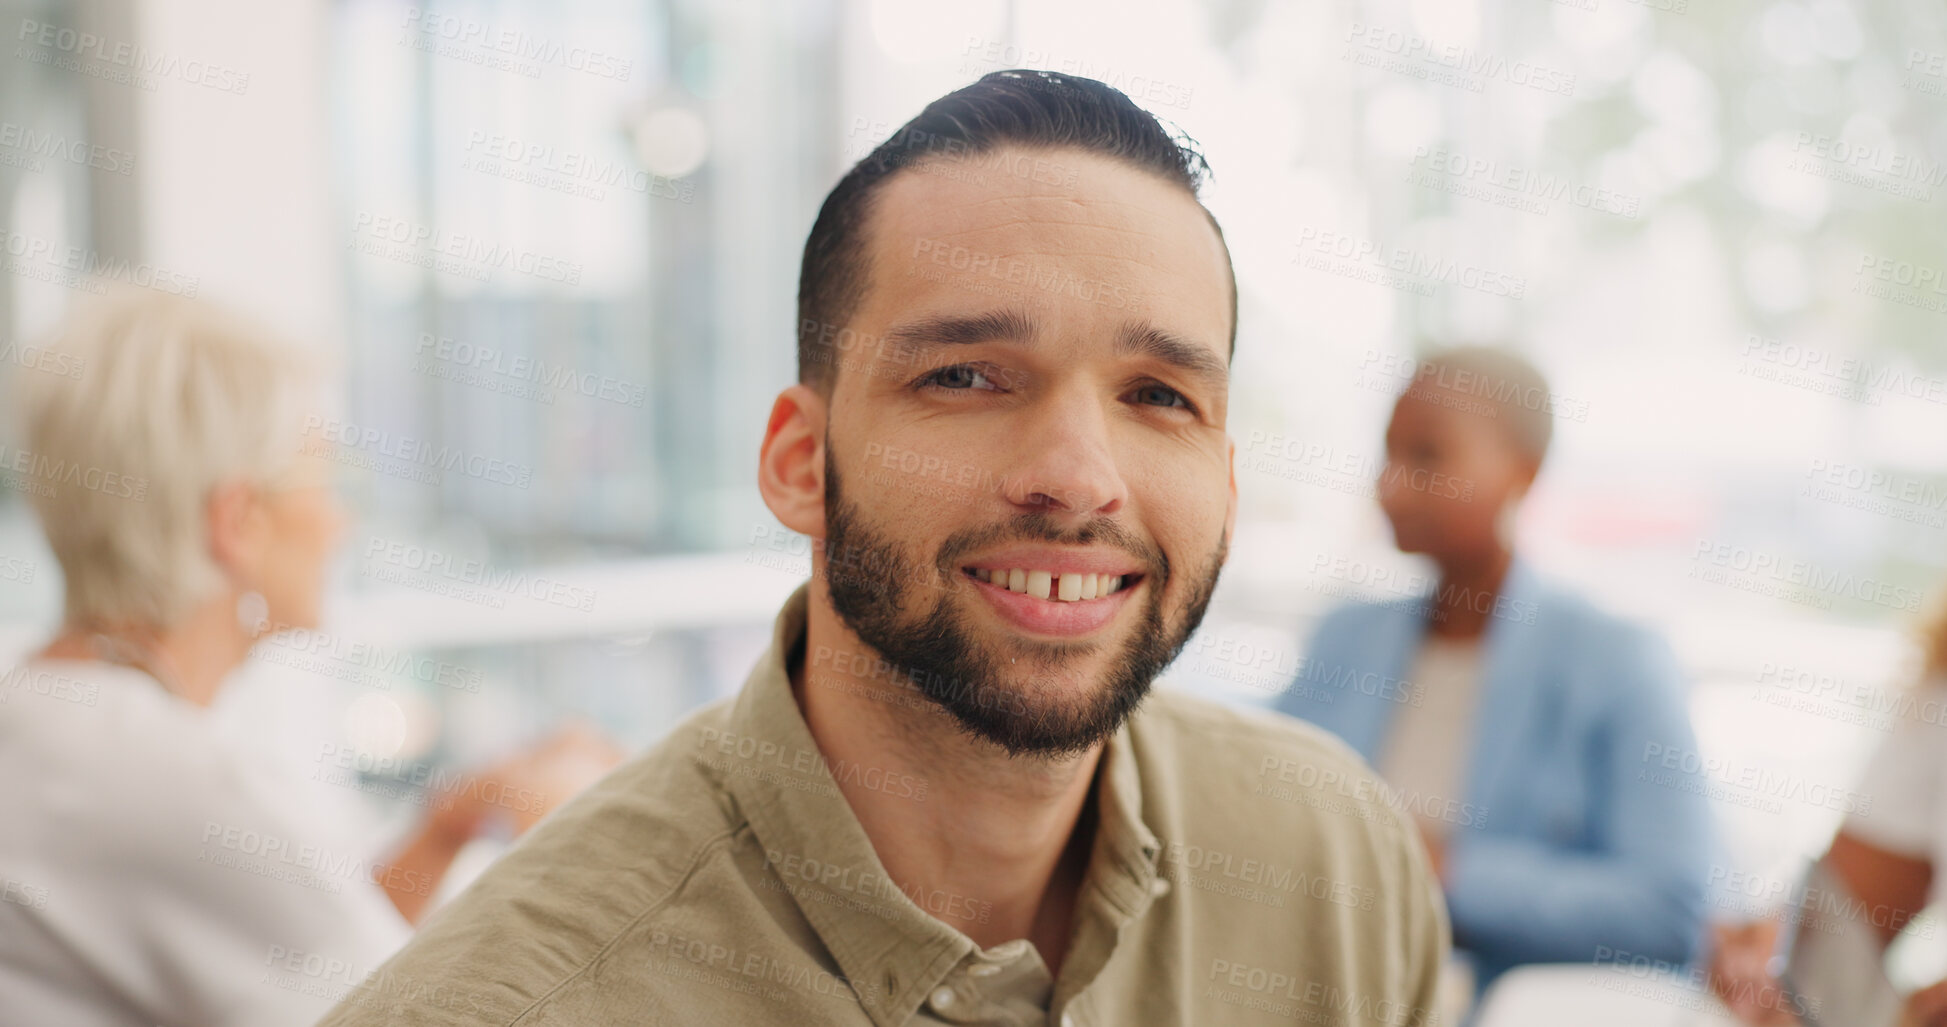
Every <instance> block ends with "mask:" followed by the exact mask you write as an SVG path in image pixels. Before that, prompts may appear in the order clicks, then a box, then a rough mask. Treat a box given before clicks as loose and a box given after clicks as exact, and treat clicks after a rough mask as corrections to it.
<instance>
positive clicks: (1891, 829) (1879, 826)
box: [1841, 680, 1947, 902]
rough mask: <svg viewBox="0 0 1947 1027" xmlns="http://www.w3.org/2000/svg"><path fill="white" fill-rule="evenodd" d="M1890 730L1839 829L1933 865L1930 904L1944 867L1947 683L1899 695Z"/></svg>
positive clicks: (1939, 891)
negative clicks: (1853, 807)
mask: <svg viewBox="0 0 1947 1027" xmlns="http://www.w3.org/2000/svg"><path fill="white" fill-rule="evenodd" d="M1901 700H1902V701H1901V702H1900V703H1899V705H1898V706H1897V707H1896V709H1895V716H1894V718H1893V730H1892V731H1891V732H1890V733H1889V734H1888V735H1887V736H1886V740H1885V741H1883V742H1881V743H1880V745H1879V748H1878V749H1877V750H1875V751H1874V752H1873V756H1872V759H1870V760H1869V761H1867V763H1866V773H1865V775H1864V777H1863V778H1862V779H1861V780H1860V782H1859V787H1857V788H1856V789H1854V790H1853V791H1854V801H1853V802H1852V803H1851V805H1853V806H1855V807H1858V806H1861V805H1864V808H1861V809H1854V810H1853V811H1852V812H1849V813H1847V814H1846V818H1845V823H1844V825H1843V826H1842V828H1841V830H1843V831H1845V832H1846V833H1847V834H1849V835H1852V836H1853V837H1855V838H1858V839H1859V840H1861V841H1864V842H1866V843H1868V844H1870V845H1872V846H1874V847H1875V848H1880V849H1884V850H1886V851H1887V852H1891V853H1894V854H1896V855H1901V856H1907V857H1909V858H1912V859H1924V860H1929V861H1931V862H1932V863H1933V865H1934V875H1933V885H1932V888H1931V895H1930V897H1929V901H1930V902H1937V901H1939V900H1940V899H1941V898H1942V896H1943V894H1944V893H1947V887H1944V886H1943V878H1947V873H1942V868H1947V681H1939V680H1936V681H1933V682H1931V683H1929V684H1927V685H1925V686H1922V687H1920V688H1918V689H1916V690H1915V691H1913V692H1912V693H1910V694H1908V695H1905V696H1902V697H1901Z"/></svg>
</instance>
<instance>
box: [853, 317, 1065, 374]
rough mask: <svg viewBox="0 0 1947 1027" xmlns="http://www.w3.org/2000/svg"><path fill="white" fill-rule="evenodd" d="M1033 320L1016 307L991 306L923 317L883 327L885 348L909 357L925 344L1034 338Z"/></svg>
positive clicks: (896, 357)
mask: <svg viewBox="0 0 1947 1027" xmlns="http://www.w3.org/2000/svg"><path fill="white" fill-rule="evenodd" d="M1034 336H1035V331H1034V321H1033V320H1032V319H1030V318H1029V317H1028V316H1027V315H1026V314H1024V313H1022V312H1021V311H1019V310H992V311H988V312H987V313H985V314H972V315H968V316H965V317H922V318H919V319H917V320H913V321H907V322H905V323H904V324H897V325H894V326H892V327H891V328H888V329H886V340H885V341H886V343H887V349H888V350H889V351H890V352H891V354H892V357H893V359H894V360H895V361H900V362H904V361H907V360H910V359H911V357H912V355H913V354H914V353H916V352H918V351H919V350H921V349H923V348H925V347H927V346H968V345H972V344H974V343H979V342H994V341H996V340H1007V341H1010V342H1018V343H1021V344H1023V345H1031V344H1033V342H1034Z"/></svg>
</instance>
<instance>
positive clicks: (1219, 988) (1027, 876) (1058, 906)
mask: <svg viewBox="0 0 1947 1027" xmlns="http://www.w3.org/2000/svg"><path fill="white" fill-rule="evenodd" d="M1203 171H1204V165H1203V161H1202V158H1201V157H1199V156H1197V155H1196V154H1195V153H1194V152H1193V151H1191V150H1189V149H1188V148H1187V147H1186V146H1185V145H1183V144H1182V143H1180V142H1179V141H1177V140H1176V139H1174V138H1173V137H1172V136H1171V135H1170V134H1169V133H1168V132H1166V131H1165V130H1164V129H1163V128H1162V126H1161V125H1160V124H1159V123H1158V122H1157V121H1156V120H1155V119H1154V118H1152V117H1151V116H1150V115H1148V114H1147V113H1145V112H1143V111H1142V110H1140V109H1139V108H1137V107H1136V106H1135V105H1133V104H1132V103H1131V102H1130V101H1129V100H1128V98H1127V97H1125V96H1123V95H1122V94H1121V93H1119V92H1117V91H1115V90H1113V89H1111V88H1109V87H1107V86H1105V85H1103V84H1101V83H1099V82H1095V81H1092V80H1087V79H1079V78H1072V77H1064V76H1057V75H1052V74H1047V73H1039V72H1022V71H1003V72H995V73H993V74H990V75H988V76H986V77H985V78H983V79H981V80H980V81H979V82H978V83H975V84H974V85H971V86H968V87H966V88H964V89H961V90H959V91H958V92H955V93H953V94H950V95H948V96H946V97H943V98H942V99H940V100H938V101H936V102H934V103H933V104H931V105H929V106H928V107H927V108H926V110H925V111H924V112H922V113H921V114H920V115H919V117H917V118H915V119H914V120H913V121H912V122H910V123H909V124H907V125H906V126H905V127H903V128H902V129H900V130H899V131H898V132H896V133H894V134H893V135H892V137H890V138H889V139H887V140H886V142H885V143H883V144H882V145H880V146H879V147H878V149H877V150H876V151H875V152H874V153H873V154H871V155H870V156H868V157H866V158H865V159H864V160H863V161H861V162H860V163H859V164H858V165H857V166H855V167H854V168H853V169H852V170H851V172H850V173H848V174H847V175H846V176H845V178H844V179H843V180H841V181H840V182H839V184H838V185H837V187H836V188H834V189H833V190H832V193H831V195H830V196H829V197H828V198H827V199H826V201H825V204H824V207H823V209H822V210H821V211H820V213H819V215H818V219H817V221H816V223H815V224H814V225H813V226H812V230H811V236H810V238H809V239H808V240H807V242H806V244H805V255H804V264H803V269H802V275H801V279H800V283H799V314H800V317H799V332H798V361H799V382H798V384H796V385H793V386H791V387H789V388H787V389H785V390H784V391H783V392H782V393H781V394H780V395H779V396H778V398H777V401H776V403H775V404H774V405H773V407H772V409H771V414H770V419H769V422H768V426H767V428H766V431H765V435H764V445H763V451H762V455H761V457H760V460H759V466H758V487H759V489H760V490H761V492H762V493H763V496H764V499H765V502H766V503H767V504H768V505H769V506H770V509H771V510H772V512H773V513H775V514H776V516H777V518H778V519H779V520H780V521H782V522H783V524H784V525H785V526H786V527H788V528H790V529H792V530H794V531H797V532H802V533H803V534H805V535H808V536H811V537H812V538H814V539H818V540H821V544H820V546H819V547H818V551H817V552H816V553H815V555H814V559H813V566H812V578H811V581H810V582H808V583H807V584H806V585H805V586H803V587H801V588H800V589H799V590H798V591H797V592H796V593H795V594H794V595H793V596H792V597H791V599H790V600H789V602H787V604H786V605H785V607H784V609H783V611H782V612H781V613H780V614H779V616H778V619H777V624H776V628H775V632H774V635H773V644H772V647H771V649H770V651H769V652H767V653H766V654H765V655H764V657H763V658H762V659H761V660H760V661H759V663H758V665H757V667H756V669H755V670H753V671H752V673H751V675H750V678H749V679H748V681H747V682H746V684H745V685H744V687H743V690H742V691H741V692H740V693H739V694H738V695H737V696H735V697H734V698H733V699H731V700H726V701H725V702H722V703H719V704H716V705H713V706H711V707H709V708H707V709H705V710H704V711H702V712H700V713H699V714H697V715H695V716H694V717H692V718H691V719H690V720H688V721H687V722H686V723H684V724H683V725H681V726H679V727H678V728H676V729H675V731H674V732H673V733H672V734H671V735H670V737H669V738H668V739H666V740H665V741H664V742H662V743H661V744H659V745H658V746H657V747H656V748H654V749H653V750H651V751H650V752H648V753H646V754H644V755H643V756H641V757H639V758H637V759H636V760H635V761H634V762H632V763H631V764H629V765H627V766H625V767H624V768H622V769H621V770H619V771H617V772H616V773H615V774H613V775H611V776H610V777H609V778H608V779H607V780H606V781H605V782H603V783H602V784H601V785H598V786H597V787H596V788H594V789H592V790H591V791H590V792H588V793H586V795H585V797H584V798H582V799H580V800H578V801H577V802H575V803H573V804H571V805H570V806H569V807H567V808H565V809H563V810H562V811H561V812H560V813H558V814H556V815H555V816H554V817H552V818H551V819H550V820H548V821H547V822H545V823H543V824H542V825H541V826H540V827H539V828H537V829H536V830H535V831H534V832H532V833H531V834H530V835H529V836H528V839H527V840H526V841H524V842H523V843H522V844H521V845H520V846H519V847H518V848H516V849H515V850H514V851H513V852H512V853H510V854H509V855H508V856H507V857H506V858H504V859H503V860H502V861H501V862H500V863H499V864H497V865H496V866H495V867H493V868H492V869H491V870H490V871H488V872H487V874H486V875H485V876H484V877H482V878H481V880H480V881H479V882H478V883H476V884H475V885H474V886H473V888H471V889H470V890H469V891H468V892H467V893H466V894H464V895H462V896H461V897H460V898H458V899H457V900H455V901H454V903H453V904H452V905H451V906H450V907H449V908H448V909H446V910H443V911H441V912H440V913H438V914H436V915H435V916H434V918H433V919H432V920H431V922H430V923H429V924H428V926H427V927H426V928H425V929H424V930H423V931H422V933H421V935H420V936H419V938H418V939H417V940H415V941H414V942H413V943H412V944H411V945H409V946H408V947H407V948H406V950H405V951H404V952H403V953H402V954H400V955H399V956H397V957H395V958H394V959H393V960H392V961H391V962H390V963H388V964H387V965H386V966H384V967H382V968H380V969H379V970H378V971H377V972H376V973H375V974H373V975H371V976H370V977H369V978H367V979H366V980H365V981H364V982H363V983H362V984H361V985H360V986H359V987H358V988H357V989H356V990H354V991H353V992H352V994H351V995H350V996H349V997H348V998H347V999H346V1000H345V1001H344V1002H343V1003H342V1004H341V1005H340V1006H339V1008H338V1010H337V1011H335V1013H334V1015H333V1016H332V1018H330V1019H328V1020H327V1021H326V1023H328V1024H377V1023H408V1024H431V1023H442V1024H443V1023H456V1024H457V1023H490V1024H515V1023H518V1024H523V1025H528V1024H534V1025H539V1024H577V1025H580V1024H604V1023H658V1024H661V1023H669V1024H739V1025H741V1024H793V1025H796V1024H872V1025H876V1027H893V1025H897V1024H908V1023H925V1024H933V1023H961V1024H1024V1023H1049V1024H1064V1025H1068V1024H1075V1025H1080V1024H1101V1025H1111V1024H1113V1025H1123V1024H1139V1023H1140V1024H1190V1023H1195V1024H1215V1023H1223V1024H1237V1023H1254V1022H1265V1023H1286V1022H1290V1021H1291V1020H1292V1019H1293V1018H1296V1019H1298V1020H1299V1021H1301V1022H1306V1023H1318V1024H1362V1025H1363V1024H1385V1025H1389V1027H1406V1025H1414V1024H1429V1023H1433V1022H1436V1020H1437V1017H1436V1016H1435V1015H1434V1013H1433V1012H1432V1008H1431V1007H1432V1004H1433V1002H1434V996H1435V985H1436V982H1437V979H1438V975H1439V971H1440V966H1441V963H1442V961H1443V958H1444V954H1445V952H1446V944H1447V942H1446V923H1445V913H1444V910H1443V909H1442V907H1441V905H1440V901H1439V898H1438V896H1437V891H1436V889H1435V887H1434V884H1433V881H1432V878H1431V876H1430V874H1429V872H1428V869H1427V867H1426V864H1425V862H1424V858H1423V856H1422V855H1421V853H1420V848H1419V846H1418V844H1417V842H1416V841H1415V836H1414V834H1413V830H1412V828H1411V827H1410V825H1408V824H1407V822H1406V821H1405V819H1404V818H1403V817H1402V816H1401V815H1400V814H1398V813H1397V812H1396V811H1395V810H1394V809H1393V808H1392V807H1391V806H1390V805H1389V802H1388V797H1387V795H1386V793H1385V792H1384V791H1383V790H1382V788H1381V786H1380V785H1379V784H1378V782H1377V781H1376V780H1375V779H1374V778H1373V776H1372V774H1371V772H1370V771H1369V770H1368V769H1367V768H1366V767H1365V766H1364V765H1363V764H1361V763H1360V762H1359V761H1358V759H1357V757H1356V756H1354V755H1352V754H1351V752H1350V751H1349V750H1348V749H1346V748H1345V747H1343V746H1342V745H1340V744H1339V743H1337V742H1335V741H1333V740H1331V739H1330V738H1329V737H1328V736H1326V735H1324V734H1323V733H1321V732H1319V731H1316V730H1314V729H1312V728H1309V727H1305V726H1302V725H1299V724H1296V723H1295V722H1289V721H1275V722H1274V721H1272V720H1269V719H1265V718H1261V717H1256V716H1247V715H1244V714H1240V713H1235V712H1230V711H1226V710H1223V709H1219V708H1216V707H1213V706H1210V705H1207V704H1204V703H1201V702H1198V701H1194V700H1192V699H1189V698H1186V697H1184V696H1181V695H1178V694H1175V693H1171V692H1169V691H1159V692H1155V693H1153V694H1152V692H1151V684H1152V682H1153V681H1154V680H1155V678H1156V676H1157V675H1158V674H1159V673H1160V672H1161V671H1162V670H1163V668H1164V667H1165V666H1167V665H1168V664H1169V662H1170V660H1171V659H1172V658H1174V657H1175V655H1176V654H1177V653H1178V652H1179V651H1180V650H1181V648H1182V647H1183V644H1184V642H1185V640H1186V639H1187V638H1188V637H1189V635H1190V633H1191V632H1192V631H1194V630H1195V629H1196V626H1197V624H1198V623H1199V622H1200V621H1201V619H1202V617H1203V614H1204V610H1205V607H1206V606H1207V605H1208V604H1209V601H1210V597H1211V593H1212V591H1213V589H1214V588H1215V585H1216V580H1217V575H1218V571H1219V569H1220V568H1221V566H1222V564H1223V562H1224V558H1225V553H1226V547H1227V543H1228V540H1229V536H1230V532H1231V529H1232V526H1233V524H1234V522H1235V518H1236V510H1237V489H1236V481H1235V477H1234V475H1233V474H1232V461H1233V454H1234V446H1233V444H1232V442H1231V440H1230V438H1229V437H1228V435H1227V434H1226V433H1225V427H1224V422H1225V413H1226V403H1227V399H1228V394H1229V376H1230V372H1229V368H1230V355H1231V350H1232V348H1233V340H1234V338H1235V333H1236V306H1237V303H1236V289H1235V285H1234V283H1233V280H1232V277H1231V270H1230V260H1229V256H1228V252H1227V250H1226V249H1225V246H1224V241H1223V237H1222V235H1221V233H1220V232H1219V231H1218V229H1217V226H1216V223H1215V222H1214V220H1213V219H1212V218H1211V217H1210V215H1209V214H1208V213H1207V212H1206V211H1205V210H1204V208H1203V206H1202V205H1201V203H1200V202H1199V201H1198V199H1197V189H1198V186H1199V184H1200V181H1201V177H1202V172H1203Z"/></svg>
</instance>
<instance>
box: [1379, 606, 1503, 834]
mask: <svg viewBox="0 0 1947 1027" xmlns="http://www.w3.org/2000/svg"><path fill="white" fill-rule="evenodd" d="M1480 679H1481V646H1480V643H1479V642H1477V641H1474V640H1471V639H1470V640H1467V641H1458V640H1455V639H1450V638H1442V637H1440V636H1439V635H1434V634H1431V633H1429V634H1428V635H1427V636H1426V640H1425V642H1424V643H1422V644H1421V646H1420V651H1419V654H1418V655H1417V656H1416V657H1415V658H1414V661H1413V666H1412V669H1411V670H1409V671H1407V674H1406V681H1407V684H1408V685H1410V686H1411V688H1412V691H1411V693H1410V695H1411V700H1409V701H1408V702H1406V703H1405V704H1403V705H1401V706H1400V708H1399V710H1398V712H1396V713H1394V714H1393V722H1392V725H1391V726H1390V727H1389V728H1388V729H1387V731H1386V738H1385V741H1384V742H1383V743H1381V748H1380V760H1379V767H1378V770H1379V774H1380V776H1381V777H1384V778H1385V779H1386V783H1387V784H1389V785H1392V786H1393V790H1394V791H1396V792H1398V793H1399V798H1400V800H1401V801H1402V802H1403V803H1404V804H1405V806H1404V808H1405V809H1406V810H1408V811H1410V812H1411V813H1413V815H1414V817H1415V818H1416V819H1417V820H1418V821H1419V824H1420V827H1421V828H1422V829H1423V830H1425V831H1426V832H1427V833H1428V834H1431V835H1433V836H1435V837H1441V838H1444V837H1446V835H1447V833H1448V830H1449V829H1450V827H1451V825H1450V824H1448V823H1447V822H1445V821H1443V820H1441V819H1440V818H1439V816H1438V815H1437V814H1438V812H1439V811H1440V810H1442V809H1445V808H1446V800H1449V799H1451V800H1453V801H1455V802H1465V801H1466V799H1467V757H1468V754H1469V753H1471V752H1472V751H1473V748H1474V711H1475V709H1476V708H1477V707H1478V706H1479V705H1480V691H1481V687H1480ZM1413 700H1417V702H1415V701H1413Z"/></svg>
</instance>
